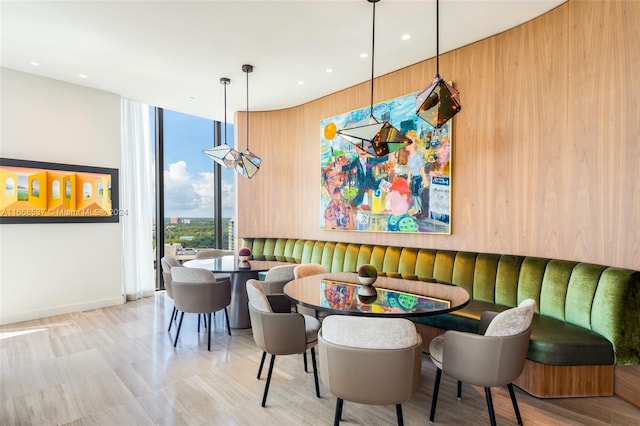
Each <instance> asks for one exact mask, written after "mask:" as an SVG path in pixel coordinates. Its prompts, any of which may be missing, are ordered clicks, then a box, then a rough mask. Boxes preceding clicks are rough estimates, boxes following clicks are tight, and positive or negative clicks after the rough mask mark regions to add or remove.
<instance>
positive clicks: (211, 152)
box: [204, 77, 239, 169]
mask: <svg viewBox="0 0 640 426" xmlns="http://www.w3.org/2000/svg"><path fill="white" fill-rule="evenodd" d="M220 84H222V85H224V144H222V145H218V146H215V147H213V148H211V149H207V150H205V151H204V153H205V154H206V155H208V156H209V157H211V158H212V159H213V161H215V162H216V163H218V164H220V165H221V166H224V167H226V168H228V169H230V168H232V167H235V165H236V162H237V161H238V155H239V153H238V151H236V150H235V149H233V148H231V147H230V146H229V145H228V144H227V86H228V85H229V84H231V80H230V79H228V78H226V77H222V78H221V79H220Z"/></svg>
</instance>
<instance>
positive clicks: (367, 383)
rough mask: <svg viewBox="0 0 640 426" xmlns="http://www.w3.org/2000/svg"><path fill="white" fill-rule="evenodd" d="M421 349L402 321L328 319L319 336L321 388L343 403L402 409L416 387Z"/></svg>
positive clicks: (409, 325)
mask: <svg viewBox="0 0 640 426" xmlns="http://www.w3.org/2000/svg"><path fill="white" fill-rule="evenodd" d="M421 345H422V339H421V337H420V335H419V334H418V333H417V332H416V328H415V325H414V324H413V323H412V322H411V321H409V320H406V319H402V318H372V317H355V316H347V315H331V316H328V317H326V318H325V319H324V320H323V322H322V328H321V330H320V334H319V335H318V347H319V351H320V353H319V356H318V358H319V360H320V376H321V378H322V382H323V383H324V384H325V385H326V386H327V387H328V389H329V391H330V392H331V393H332V394H333V395H335V396H336V397H338V398H342V399H344V400H347V401H353V402H357V403H361V404H375V405H392V404H394V405H395V404H401V403H402V402H404V401H408V400H410V399H411V398H412V397H413V395H415V393H416V392H417V391H418V388H419V387H420V374H421V366H422V350H421ZM381 384H384V385H382V386H381Z"/></svg>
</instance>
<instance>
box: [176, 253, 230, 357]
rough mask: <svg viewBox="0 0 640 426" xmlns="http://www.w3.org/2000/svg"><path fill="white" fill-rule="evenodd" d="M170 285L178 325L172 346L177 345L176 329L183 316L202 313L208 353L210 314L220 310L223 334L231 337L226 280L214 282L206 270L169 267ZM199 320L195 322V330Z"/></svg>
mask: <svg viewBox="0 0 640 426" xmlns="http://www.w3.org/2000/svg"><path fill="white" fill-rule="evenodd" d="M171 285H172V287H173V301H174V302H175V304H176V308H177V309H178V310H179V311H180V322H178V331H177V332H176V338H175V341H174V343H173V346H174V347H175V346H176V344H177V343H178V336H179V335H180V328H181V327H182V320H183V318H184V313H185V312H189V313H196V314H198V316H199V314H206V315H207V316H208V317H209V327H207V330H208V340H207V350H211V328H212V327H213V323H212V322H211V313H213V312H216V311H219V310H221V309H224V312H225V317H226V320H227V332H228V333H229V336H231V328H230V327H229V315H228V312H227V306H229V304H230V303H231V282H230V281H229V280H223V281H218V280H216V277H215V276H214V275H213V274H212V273H211V271H208V270H206V269H200V268H185V267H183V266H180V267H173V268H171ZM199 329H200V320H199V319H198V331H199Z"/></svg>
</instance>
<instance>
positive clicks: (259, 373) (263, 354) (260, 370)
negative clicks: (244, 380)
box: [257, 351, 267, 380]
mask: <svg viewBox="0 0 640 426" xmlns="http://www.w3.org/2000/svg"><path fill="white" fill-rule="evenodd" d="M266 357H267V353H266V352H264V351H263V352H262V359H261V360H260V368H258V377H257V379H258V380H260V375H261V374H262V367H263V366H264V359H265V358H266Z"/></svg>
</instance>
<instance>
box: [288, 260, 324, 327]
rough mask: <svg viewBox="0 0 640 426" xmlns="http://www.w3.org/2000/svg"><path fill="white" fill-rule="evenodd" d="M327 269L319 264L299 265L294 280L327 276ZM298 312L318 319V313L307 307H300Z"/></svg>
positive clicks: (295, 269)
mask: <svg viewBox="0 0 640 426" xmlns="http://www.w3.org/2000/svg"><path fill="white" fill-rule="evenodd" d="M326 273H327V269H326V268H325V267H324V266H322V265H320V264H319V263H303V264H301V265H297V266H296V267H295V268H294V269H293V276H294V278H295V279H296V280H297V279H300V278H304V277H308V276H310V275H318V274H326ZM297 310H298V312H300V313H301V314H305V315H311V316H314V317H316V318H318V312H317V311H316V310H315V309H311V308H307V307H306V306H302V305H298V306H297Z"/></svg>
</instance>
